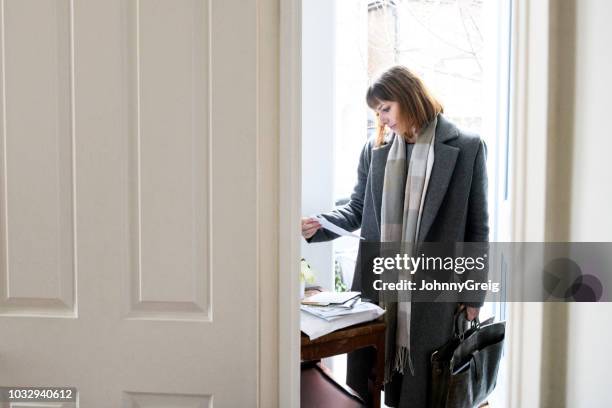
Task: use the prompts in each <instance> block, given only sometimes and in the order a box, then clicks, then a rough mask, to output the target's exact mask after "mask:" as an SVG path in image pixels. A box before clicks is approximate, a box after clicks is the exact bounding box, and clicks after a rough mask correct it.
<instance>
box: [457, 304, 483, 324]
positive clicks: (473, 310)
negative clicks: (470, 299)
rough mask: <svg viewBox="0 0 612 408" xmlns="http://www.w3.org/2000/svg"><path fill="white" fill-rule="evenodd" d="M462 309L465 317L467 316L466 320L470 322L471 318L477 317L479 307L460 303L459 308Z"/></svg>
mask: <svg viewBox="0 0 612 408" xmlns="http://www.w3.org/2000/svg"><path fill="white" fill-rule="evenodd" d="M463 309H465V317H466V318H467V320H468V321H469V322H471V321H472V320H474V319H475V318H477V317H478V315H479V314H480V308H479V307H471V306H466V305H461V308H460V309H459V310H463Z"/></svg>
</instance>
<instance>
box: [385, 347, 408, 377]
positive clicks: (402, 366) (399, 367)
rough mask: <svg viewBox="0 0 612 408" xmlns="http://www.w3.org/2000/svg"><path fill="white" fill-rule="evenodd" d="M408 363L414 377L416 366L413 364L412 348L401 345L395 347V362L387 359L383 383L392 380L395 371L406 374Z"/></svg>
mask: <svg viewBox="0 0 612 408" xmlns="http://www.w3.org/2000/svg"><path fill="white" fill-rule="evenodd" d="M406 365H408V369H409V370H410V375H412V376H413V377H414V366H413V364H412V355H411V354H410V349H409V348H408V347H402V346H399V347H397V348H396V349H395V358H393V362H392V361H387V362H386V363H385V379H384V381H383V383H384V384H386V383H388V382H390V381H391V377H393V373H396V372H397V373H400V374H402V375H404V371H405V370H406Z"/></svg>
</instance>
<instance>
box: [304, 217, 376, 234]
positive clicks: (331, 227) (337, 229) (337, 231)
mask: <svg viewBox="0 0 612 408" xmlns="http://www.w3.org/2000/svg"><path fill="white" fill-rule="evenodd" d="M313 218H314V219H316V220H317V221H319V224H321V227H323V228H325V229H326V230H328V231H331V232H333V233H334V234H338V235H342V236H345V237H353V238H359V239H364V238H362V237H360V236H359V235H357V234H353V233H352V232H348V231H347V230H345V229H343V228H340V227H339V226H337V225H336V224H332V223H331V222H329V221H327V219H326V218H324V217H322V216H320V215H317V216H315V217H313Z"/></svg>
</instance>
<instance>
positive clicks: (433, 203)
mask: <svg viewBox="0 0 612 408" xmlns="http://www.w3.org/2000/svg"><path fill="white" fill-rule="evenodd" d="M457 136H458V131H457V128H456V127H455V126H454V125H453V124H451V123H450V122H448V121H447V120H446V119H445V118H444V116H442V115H440V116H438V125H437V127H436V144H435V146H434V165H433V168H432V169H431V176H430V178H429V185H428V186H427V194H426V195H425V203H424V204H423V215H422V217H421V225H420V227H419V237H418V239H417V240H418V241H419V242H423V241H424V240H425V237H426V236H427V233H428V232H429V230H430V228H431V226H432V225H433V223H434V221H435V219H436V215H437V214H438V210H439V209H440V205H441V204H442V200H444V196H445V195H446V190H447V189H448V185H449V183H450V180H451V178H452V176H453V171H454V170H455V164H456V163H457V156H458V155H459V148H457V147H454V146H450V145H448V144H446V142H448V141H450V140H452V139H455V138H456V137H457Z"/></svg>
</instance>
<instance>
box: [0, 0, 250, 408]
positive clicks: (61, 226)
mask: <svg viewBox="0 0 612 408" xmlns="http://www.w3.org/2000/svg"><path fill="white" fill-rule="evenodd" d="M2 5H3V10H2V21H1V24H2V30H1V32H2V35H3V38H2V46H3V53H2V56H3V60H2V70H3V72H2V74H3V77H4V81H3V82H2V84H1V86H2V96H3V98H2V100H1V104H2V109H1V110H0V112H2V120H3V126H2V128H1V129H0V130H1V132H2V133H1V140H2V143H0V146H1V147H0V148H1V149H2V150H1V153H2V154H1V155H0V160H1V163H0V164H1V166H0V176H1V177H0V183H1V187H2V189H1V190H0V206H1V208H0V210H1V213H0V215H1V216H0V239H1V242H0V243H1V244H2V245H0V247H1V251H2V252H1V255H2V259H1V260H2V262H1V263H0V294H1V295H2V297H1V298H0V333H1V340H0V386H73V387H76V388H77V389H78V403H77V406H82V407H143V408H144V407H194V408H195V407H209V406H213V405H214V406H219V407H238V406H240V407H247V406H255V405H256V400H257V389H256V387H257V372H258V370H257V352H258V344H257V338H258V335H257V323H258V315H257V307H256V305H257V303H256V302H257V296H256V293H257V285H256V271H257V246H256V238H257V230H256V226H257V225H256V203H257V191H256V174H257V168H256V166H257V162H256V157H257V155H256V153H257V138H256V131H257V118H256V115H257V107H256V101H257V94H256V91H257V86H256V80H257V77H256V72H257V71H256V63H257V61H256V40H257V35H256V7H255V2H254V1H247V2H245V1H238V0H223V1H216V0H79V1H70V0H65V1H61V0H27V1H24V0H5V1H4V2H2ZM35 405H36V404H35ZM36 406H38V405H36ZM40 406H57V405H53V404H49V403H45V404H43V403H41V405H40ZM64 406H71V405H70V404H67V405H66V404H64Z"/></svg>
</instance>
